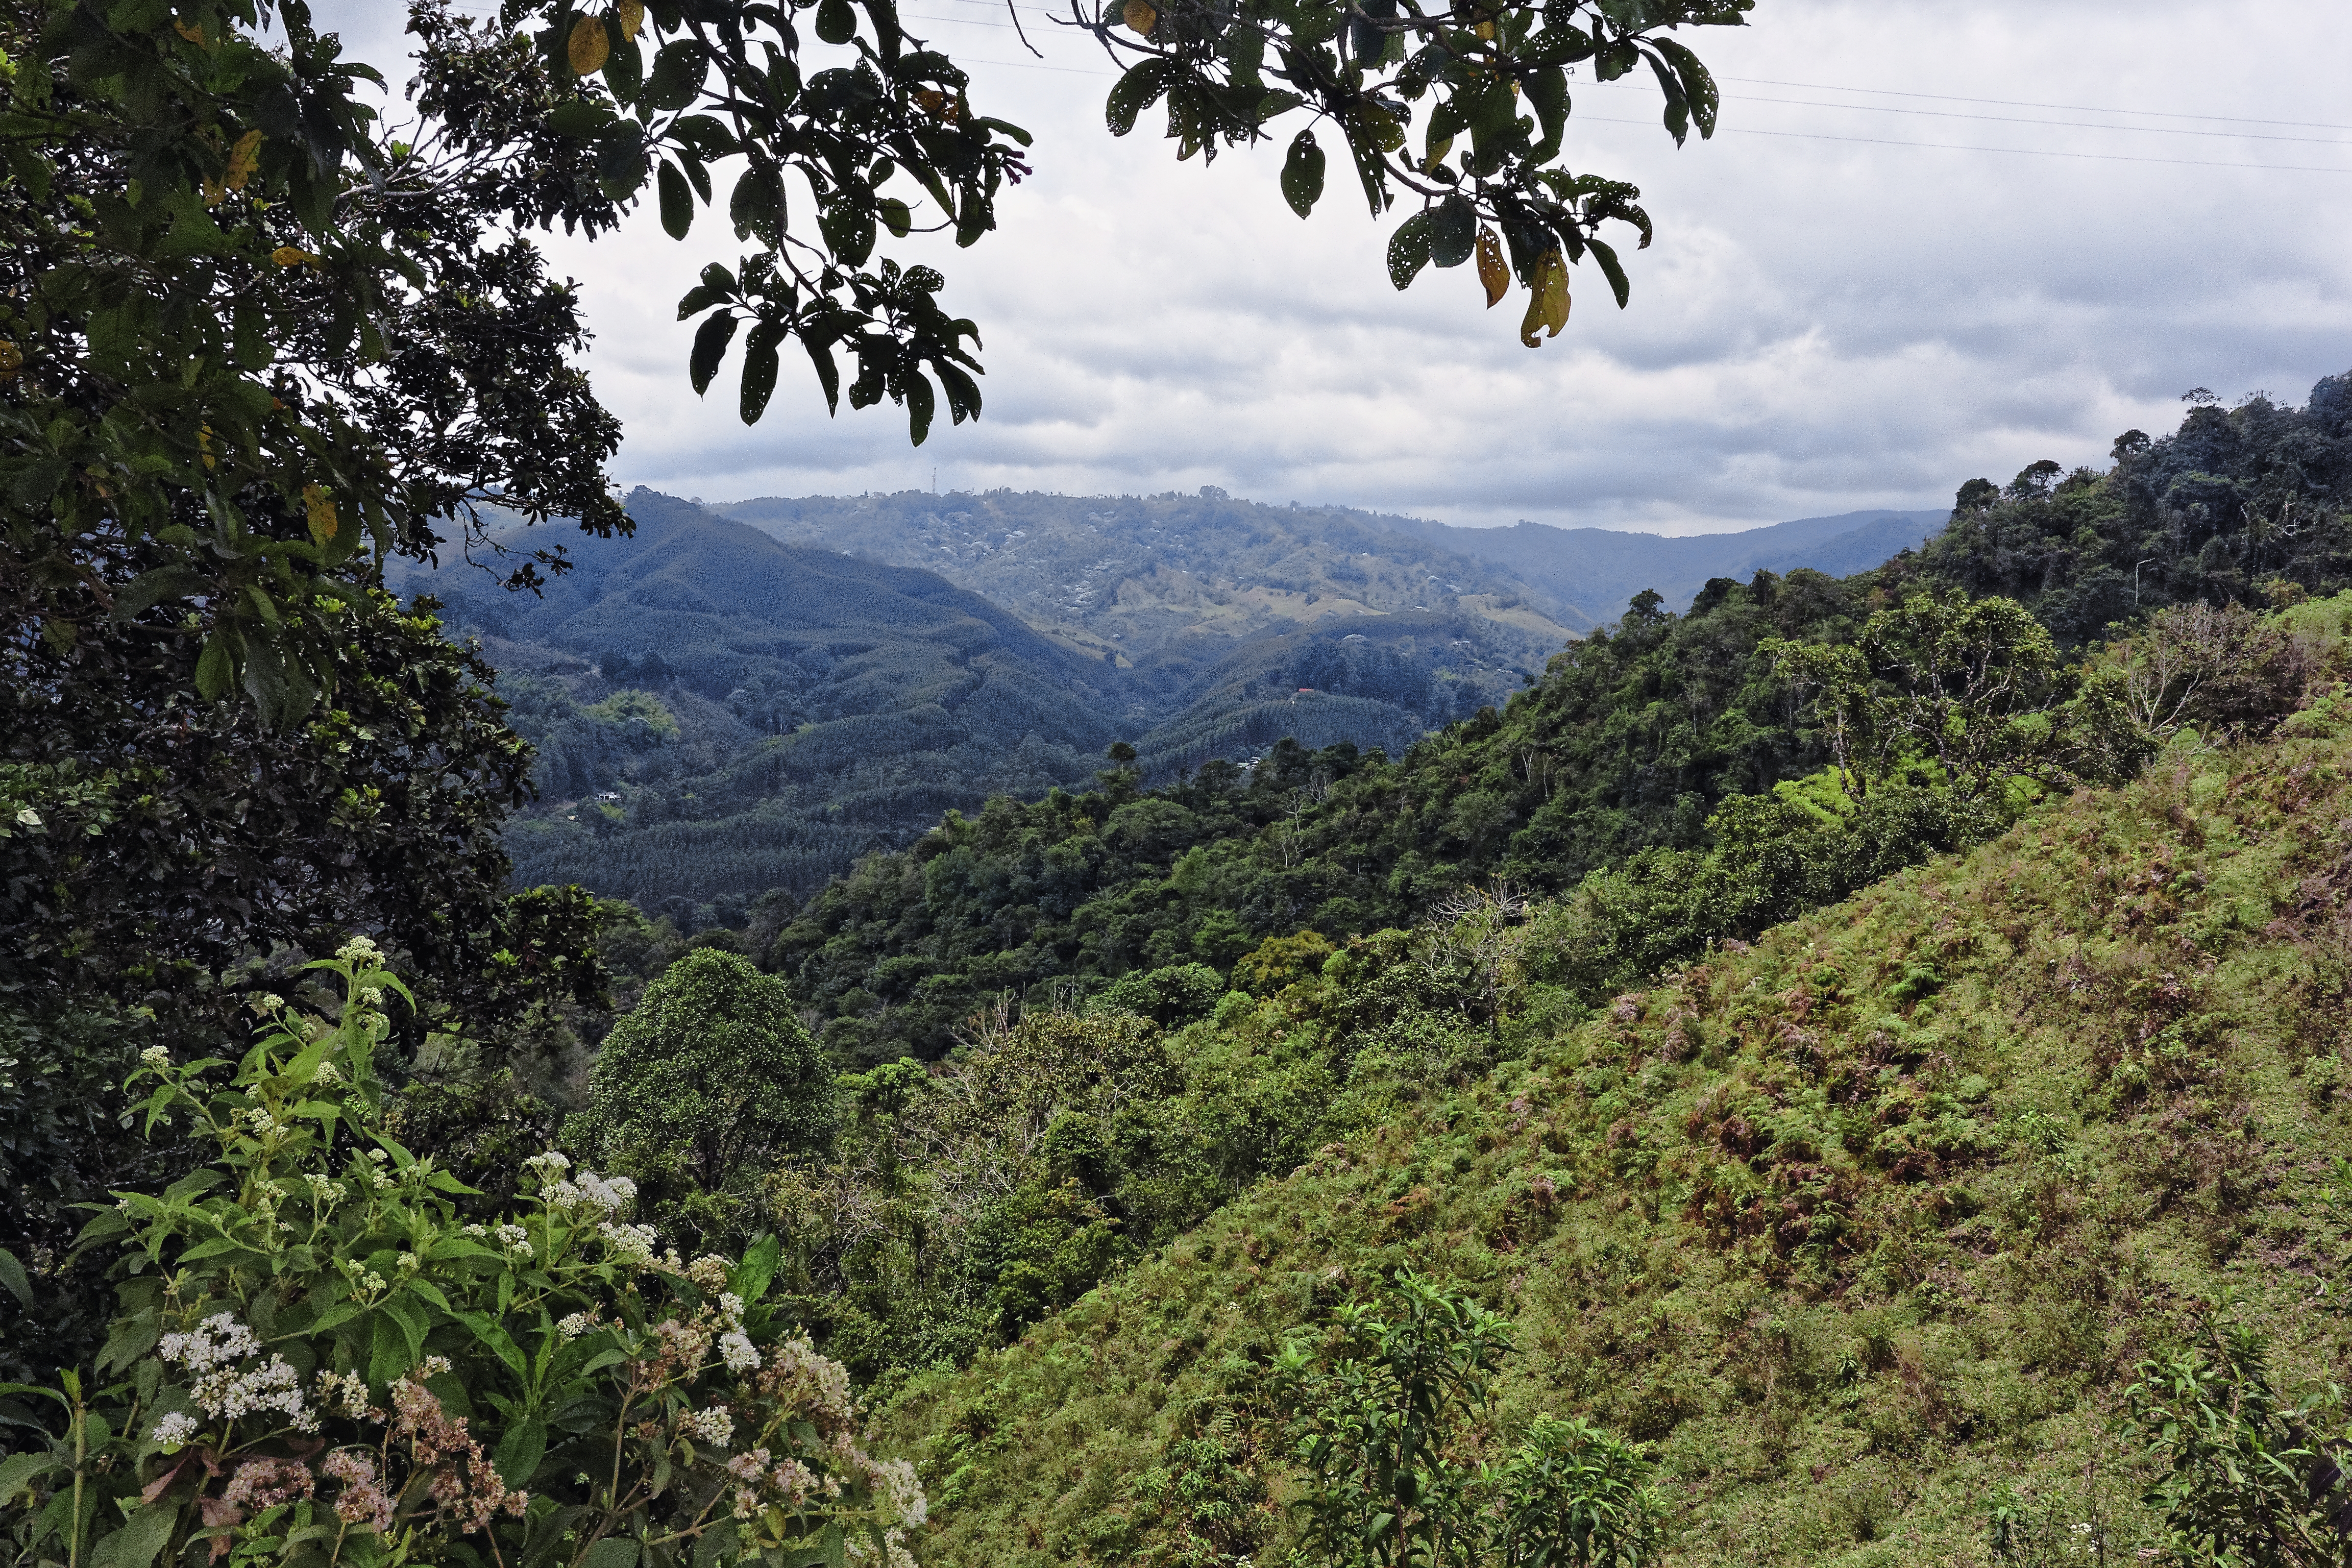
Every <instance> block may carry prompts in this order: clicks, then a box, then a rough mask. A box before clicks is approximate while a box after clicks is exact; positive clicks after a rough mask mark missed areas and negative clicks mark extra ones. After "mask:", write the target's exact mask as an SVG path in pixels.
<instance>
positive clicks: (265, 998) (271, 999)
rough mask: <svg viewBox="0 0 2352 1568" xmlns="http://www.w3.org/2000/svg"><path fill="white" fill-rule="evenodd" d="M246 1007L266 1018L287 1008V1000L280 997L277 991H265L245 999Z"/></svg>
mask: <svg viewBox="0 0 2352 1568" xmlns="http://www.w3.org/2000/svg"><path fill="white" fill-rule="evenodd" d="M245 1005H247V1006H248V1007H250V1008H252V1009H253V1010H254V1011H255V1012H257V1013H258V1014H260V1015H261V1016H263V1017H265V1018H266V1017H268V1016H269V1015H270V1014H272V1013H275V1012H277V1011H278V1009H279V1008H280V1007H283V1006H285V1005H286V998H285V997H283V996H280V995H279V994H278V993H277V992H275V991H264V992H260V993H258V994H256V995H252V996H248V997H247V998H246V999H245Z"/></svg>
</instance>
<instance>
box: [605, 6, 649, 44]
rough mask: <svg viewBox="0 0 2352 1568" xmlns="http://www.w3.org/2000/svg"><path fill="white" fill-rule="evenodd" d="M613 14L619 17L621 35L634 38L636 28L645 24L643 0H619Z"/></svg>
mask: <svg viewBox="0 0 2352 1568" xmlns="http://www.w3.org/2000/svg"><path fill="white" fill-rule="evenodd" d="M613 14H614V16H618V17H619V18H620V19H621V37H625V38H634V37H636V36H637V29H638V28H639V27H642V26H645V25H646V7H645V0H621V3H620V5H616V6H614V10H613Z"/></svg>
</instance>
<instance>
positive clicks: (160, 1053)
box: [139, 1046, 172, 1072]
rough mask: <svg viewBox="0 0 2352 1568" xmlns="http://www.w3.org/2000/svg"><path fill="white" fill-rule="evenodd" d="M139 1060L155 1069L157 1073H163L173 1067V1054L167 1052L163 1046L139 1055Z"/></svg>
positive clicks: (151, 1047)
mask: <svg viewBox="0 0 2352 1568" xmlns="http://www.w3.org/2000/svg"><path fill="white" fill-rule="evenodd" d="M139 1059H140V1061H141V1062H142V1063H143V1064H145V1065H146V1066H148V1067H151V1068H154V1069H155V1070H156V1071H157V1072H162V1071H163V1069H164V1068H167V1067H170V1066H171V1065H172V1053H171V1052H169V1051H167V1050H165V1049H164V1048H163V1047H161V1046H150V1047H147V1048H146V1049H145V1050H143V1051H142V1052H140V1053H139Z"/></svg>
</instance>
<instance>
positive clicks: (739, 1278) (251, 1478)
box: [0, 939, 925, 1568]
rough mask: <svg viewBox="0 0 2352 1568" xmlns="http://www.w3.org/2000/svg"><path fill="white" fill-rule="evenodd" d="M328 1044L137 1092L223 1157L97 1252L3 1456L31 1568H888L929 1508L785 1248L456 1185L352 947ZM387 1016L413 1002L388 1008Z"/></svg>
mask: <svg viewBox="0 0 2352 1568" xmlns="http://www.w3.org/2000/svg"><path fill="white" fill-rule="evenodd" d="M310 968H311V969H312V970H313V971H323V972H325V973H327V974H328V975H331V976H332V978H333V980H334V981H335V982H339V983H340V984H339V987H338V988H339V989H340V990H341V993H342V995H341V1006H340V1008H339V1009H338V1012H339V1016H338V1017H337V1018H336V1019H335V1020H334V1021H329V1020H327V1019H324V1018H320V1017H317V1016H307V1015H305V1014H303V1013H301V1012H299V1010H297V1009H295V1008H293V1007H290V1006H289V1005H286V1004H285V1003H283V1002H282V1001H279V1000H278V999H277V998H275V997H268V998H263V999H262V1000H261V1002H260V1005H259V1011H260V1013H261V1025H260V1027H259V1029H258V1031H257V1033H258V1038H257V1040H256V1041H255V1043H254V1044H253V1046H252V1047H251V1048H250V1049H248V1050H247V1051H246V1052H245V1053H243V1055H242V1057H241V1058H238V1059H236V1060H234V1061H231V1060H226V1059H215V1058H206V1059H201V1060H196V1061H191V1062H187V1063H184V1064H178V1065H175V1064H174V1063H173V1061H172V1059H171V1058H170V1057H169V1056H168V1055H167V1054H165V1053H164V1052H163V1051H162V1050H161V1049H160V1048H159V1049H156V1050H153V1051H151V1052H150V1053H149V1054H148V1058H147V1060H146V1062H145V1063H144V1065H143V1066H142V1068H141V1069H140V1071H139V1073H138V1075H137V1078H136V1079H135V1080H134V1081H135V1082H136V1083H137V1084H138V1085H139V1086H140V1087H141V1088H142V1089H143V1091H144V1096H145V1098H144V1100H143V1106H142V1110H143V1114H144V1118H145V1121H146V1125H147V1127H148V1130H149V1131H150V1132H151V1134H152V1133H162V1132H164V1131H167V1130H168V1131H169V1132H170V1134H171V1135H173V1136H177V1137H183V1138H187V1139H192V1140H194V1141H196V1142H199V1143H201V1144H204V1145H206V1146H208V1147H209V1148H210V1149H211V1150H212V1151H213V1152H214V1157H213V1159H212V1161H211V1163H209V1164H207V1165H206V1166H205V1167H204V1168H203V1169H201V1170H198V1171H196V1172H195V1173H193V1174H191V1175H189V1176H187V1177H185V1178H184V1179H183V1180H181V1181H179V1182H177V1183H175V1184H173V1185H172V1186H171V1187H170V1188H169V1189H168V1190H166V1191H164V1192H163V1193H161V1194H142V1193H125V1194H120V1195H119V1197H120V1201H119V1203H118V1205H116V1206H115V1207H113V1208H110V1209H107V1210H105V1211H103V1212H102V1213H100V1215H99V1216H98V1218H97V1219H95V1220H94V1221H93V1222H92V1223H91V1224H90V1225H89V1227H88V1228H87V1230H86V1231H85V1232H84V1234H83V1236H82V1238H81V1242H80V1245H81V1246H82V1247H85V1248H97V1249H102V1250H107V1251H111V1252H113V1253H114V1254H115V1255H116V1257H117V1258H118V1261H117V1263H116V1266H115V1267H116V1271H117V1273H118V1274H119V1276H120V1278H121V1300H122V1310H121V1314H120V1316H118V1317H117V1318H116V1320H115V1321H114V1323H113V1325H112V1329H111V1332H110V1337H109V1338H108V1340H107V1342H106V1345H105V1348H104V1350H103V1351H102V1352H100V1354H99V1356H98V1358H97V1360H96V1363H95V1364H94V1365H93V1366H91V1367H89V1368H88V1369H84V1370H83V1371H81V1372H75V1371H68V1372H66V1373H63V1374H62V1375H61V1378H60V1380H59V1382H58V1384H56V1385H54V1386H32V1385H8V1386H5V1387H0V1393H5V1394H12V1395H15V1396H16V1401H17V1403H19V1404H22V1403H24V1402H26V1401H42V1400H46V1401H47V1402H48V1405H47V1407H48V1408H49V1410H50V1420H49V1423H48V1426H47V1430H46V1431H45V1432H44V1433H42V1434H40V1436H39V1438H38V1439H37V1440H36V1441H33V1442H31V1443H26V1441H25V1440H24V1439H23V1438H22V1437H21V1436H20V1437H19V1438H17V1439H16V1447H17V1449H18V1451H17V1452H16V1453H15V1454H14V1455H13V1456H11V1457H10V1458H7V1459H5V1461H0V1539H5V1540H6V1541H7V1543H8V1546H9V1548H10V1555H11V1557H12V1558H14V1559H15V1560H16V1561H17V1562H20V1563H28V1564H30V1563H58V1564H63V1565H64V1568H85V1565H87V1568H154V1565H155V1564H158V1563H174V1564H201V1563H219V1562H221V1561H223V1560H224V1559H226V1560H227V1561H228V1562H229V1563H233V1564H248V1563H250V1564H261V1563H285V1564H288V1565H289V1568H294V1565H303V1568H329V1565H332V1564H351V1565H352V1568H394V1565H396V1564H400V1563H435V1564H457V1565H461V1568H481V1565H486V1564H493V1563H495V1564H503V1565H505V1568H541V1565H545V1568H555V1565H562V1568H638V1565H640V1564H642V1565H643V1568H687V1565H688V1564H691V1565H692V1568H719V1565H723V1564H728V1563H740V1562H749V1561H753V1560H756V1561H758V1562H760V1563H763V1564H767V1565H769V1568H797V1565H799V1564H814V1563H832V1564H836V1565H838V1564H843V1563H847V1562H850V1561H853V1560H856V1561H862V1562H865V1563H869V1564H873V1565H875V1568H890V1565H893V1564H904V1563H909V1562H910V1561H911V1560H910V1559H909V1558H908V1556H907V1553H906V1549H905V1545H904V1536H905V1532H906V1531H908V1529H910V1528H913V1527H915V1526H918V1525H919V1524H920V1523H921V1522H922V1521H923V1516H924V1506H925V1505H924V1500H923V1495H922V1492H921V1489H920V1488H919V1486H918V1484H917V1482H916V1479H915V1476H914V1472H913V1470H912V1468H910V1467H908V1466H907V1465H905V1464H903V1463H898V1462H884V1461H878V1460H877V1459H875V1458H872V1457H870V1456H869V1455H867V1454H866V1452H865V1450H864V1449H863V1447H861V1446H860V1443H859V1438H858V1432H859V1426H860V1424H859V1421H858V1418H857V1412H856V1407H855V1405H853V1403H852V1400H851V1397H850V1394H849V1386H848V1374H847V1373H845V1371H844V1370H843V1368H842V1367H841V1366H840V1365H839V1364H837V1363H834V1362H831V1361H827V1360H826V1359H824V1357H822V1356H820V1355H818V1354H817V1353H815V1352H814V1351H813V1350H812V1349H811V1348H810V1346H809V1343H808V1341H807V1340H806V1339H805V1338H803V1337H800V1336H798V1335H796V1334H794V1333H793V1332H791V1331H789V1330H788V1329H787V1328H786V1326H785V1324H784V1322H783V1321H782V1319H781V1318H780V1317H779V1316H778V1315H777V1314H776V1313H775V1311H774V1310H773V1309H772V1305H771V1303H770V1302H769V1300H767V1294H768V1288H769V1284H770V1281H771V1279H772V1277H773V1275H774V1273H775V1269H776V1261H777V1247H776V1244H775V1242H774V1241H773V1239H772V1238H766V1239H762V1240H761V1241H759V1242H757V1243H755V1244H754V1245H753V1246H752V1247H751V1248H750V1249H749V1250H748V1251H747V1252H746V1253H745V1254H744V1255H743V1256H742V1257H740V1258H724V1257H719V1256H717V1255H712V1256H707V1257H702V1258H696V1259H694V1260H692V1261H691V1262H688V1261H685V1260H682V1259H681V1258H679V1257H678V1256H677V1253H676V1252H675V1251H666V1250H664V1249H663V1248H662V1247H661V1245H660V1241H659V1238H658V1237H656V1235H655V1233H654V1232H653V1230H652V1228H651V1227H650V1226H644V1225H639V1224H635V1223H632V1222H631V1221H630V1219H629V1217H628V1211H629V1207H630V1205H631V1202H632V1200H633V1198H634V1195H635V1194H634V1191H633V1189H632V1187H631V1185H630V1184H629V1183H628V1182H627V1181H626V1180H625V1179H621V1178H605V1177H600V1176H598V1175H596V1174H595V1173H593V1172H591V1171H588V1170H584V1169H581V1170H575V1169H572V1167H571V1166H570V1164H569V1163H568V1162H567V1161H566V1160H565V1159H564V1157H563V1156H562V1155H560V1154H555V1153H548V1154H543V1155H541V1156H538V1157H537V1158H535V1159H533V1160H531V1161H530V1162H529V1172H528V1174H527V1175H526V1176H525V1178H524V1180H523V1182H522V1192H523V1194H524V1195H523V1197H522V1199H521V1203H520V1207H519V1208H518V1209H517V1210H516V1211H515V1212H513V1213H511V1214H509V1215H505V1216H504V1217H501V1218H499V1219H497V1220H495V1221H492V1222H488V1223H483V1222H467V1221H466V1220H464V1219H463V1217H462V1215H460V1213H459V1212H458V1210H457V1207H456V1206H455V1205H454V1203H453V1201H452V1200H453V1199H455V1198H457V1197H460V1196H464V1195H467V1194H468V1193H469V1192H470V1189H468V1188H467V1187H465V1186H464V1185H463V1184H460V1183H458V1182H457V1180H456V1179H455V1178H454V1177H452V1176H451V1175H450V1174H449V1173H447V1172H446V1171H442V1170H438V1169H436V1167H435V1165H434V1163H433V1162H432V1161H431V1160H430V1159H429V1158H427V1159H419V1158H416V1157H414V1156H413V1155H411V1153H410V1152H408V1151H407V1150H406V1149H404V1148H403V1147H402V1146H401V1144H400V1143H399V1142H397V1141H395V1140H394V1139H393V1138H391V1137H389V1136H387V1135H386V1134H385V1133H384V1131H383V1129H382V1122H381V1119H380V1115H379V1112H380V1110H381V1103H380V1100H379V1094H378V1087H377V1078H376V1074H375V1071H374V1067H373V1062H374V1058H375V1054H376V1051H377V1048H378V1047H379V1045H380V1044H381V1043H382V1042H383V1039H384V1037H385V1036H386V1033H387V1031H388V1027H389V1025H388V1020H387V1016H386V1014H385V1012H384V1008H385V1006H386V1005H387V1004H388V1001H390V999H393V998H404V997H405V995H406V991H405V988H404V986H403V985H402V984H401V983H400V981H399V980H398V979H397V978H395V977H394V975H393V974H391V973H388V972H387V971H386V970H384V969H383V967H382V965H381V963H380V960H379V958H378V956H377V954H376V953H375V952H374V950H373V947H372V946H371V944H369V943H368V942H365V941H364V940H362V939H354V940H353V941H352V942H351V943H349V944H347V945H346V946H345V947H344V948H343V949H342V951H341V952H340V953H339V954H338V956H336V957H335V958H333V959H328V960H320V961H319V962H317V963H313V964H311V965H310ZM393 1005H396V1003H395V1004H393Z"/></svg>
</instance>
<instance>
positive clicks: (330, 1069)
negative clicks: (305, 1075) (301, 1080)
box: [310, 1062, 343, 1087]
mask: <svg viewBox="0 0 2352 1568" xmlns="http://www.w3.org/2000/svg"><path fill="white" fill-rule="evenodd" d="M310 1081H311V1082H312V1083H313V1084H316V1085H319V1086H321V1087H328V1086H331V1085H334V1084H339V1083H341V1082H342V1081H343V1070H342V1068H339V1067H337V1066H336V1065H335V1064H334V1063H332V1062H320V1064H319V1068H318V1070H317V1071H316V1072H313V1073H312V1074H311V1075H310Z"/></svg>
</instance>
